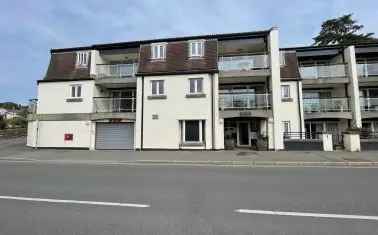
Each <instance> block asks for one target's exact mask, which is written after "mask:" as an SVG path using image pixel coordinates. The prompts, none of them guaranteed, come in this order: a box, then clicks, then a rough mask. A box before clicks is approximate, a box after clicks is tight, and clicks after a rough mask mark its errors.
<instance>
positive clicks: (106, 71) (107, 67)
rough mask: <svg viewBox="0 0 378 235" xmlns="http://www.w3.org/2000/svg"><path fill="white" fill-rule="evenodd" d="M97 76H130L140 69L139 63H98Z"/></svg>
mask: <svg viewBox="0 0 378 235" xmlns="http://www.w3.org/2000/svg"><path fill="white" fill-rule="evenodd" d="M96 70H97V78H100V79H101V78H130V77H134V76H135V74H136V73H137V71H138V64H136V63H134V64H98V65H96Z"/></svg>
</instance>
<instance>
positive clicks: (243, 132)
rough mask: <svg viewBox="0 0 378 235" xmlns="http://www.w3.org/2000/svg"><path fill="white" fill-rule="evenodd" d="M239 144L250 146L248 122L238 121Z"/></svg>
mask: <svg viewBox="0 0 378 235" xmlns="http://www.w3.org/2000/svg"><path fill="white" fill-rule="evenodd" d="M238 146H249V123H248V122H238Z"/></svg>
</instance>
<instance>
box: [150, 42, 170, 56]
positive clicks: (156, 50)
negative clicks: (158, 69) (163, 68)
mask: <svg viewBox="0 0 378 235" xmlns="http://www.w3.org/2000/svg"><path fill="white" fill-rule="evenodd" d="M166 51H167V43H166V42H162V43H152V44H151V59H152V60H164V59H165V58H166V54H167V53H166Z"/></svg>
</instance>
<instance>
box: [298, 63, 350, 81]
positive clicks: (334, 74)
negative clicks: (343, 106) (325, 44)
mask: <svg viewBox="0 0 378 235" xmlns="http://www.w3.org/2000/svg"><path fill="white" fill-rule="evenodd" d="M299 72H300V75H301V78H302V79H336V78H343V79H345V78H346V72H345V64H335V65H318V66H301V67H299ZM332 82H334V80H333V81H332Z"/></svg>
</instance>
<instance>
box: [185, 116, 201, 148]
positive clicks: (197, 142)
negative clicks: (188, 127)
mask: <svg viewBox="0 0 378 235" xmlns="http://www.w3.org/2000/svg"><path fill="white" fill-rule="evenodd" d="M187 121H196V122H198V128H199V130H198V135H199V137H198V141H187V140H186V132H185V122H187ZM181 123H182V125H181V128H182V129H181V133H182V142H183V143H184V144H192V143H195V144H202V143H204V140H203V138H202V137H203V134H202V131H203V126H202V123H204V121H203V120H182V121H181ZM205 125H206V124H205Z"/></svg>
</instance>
